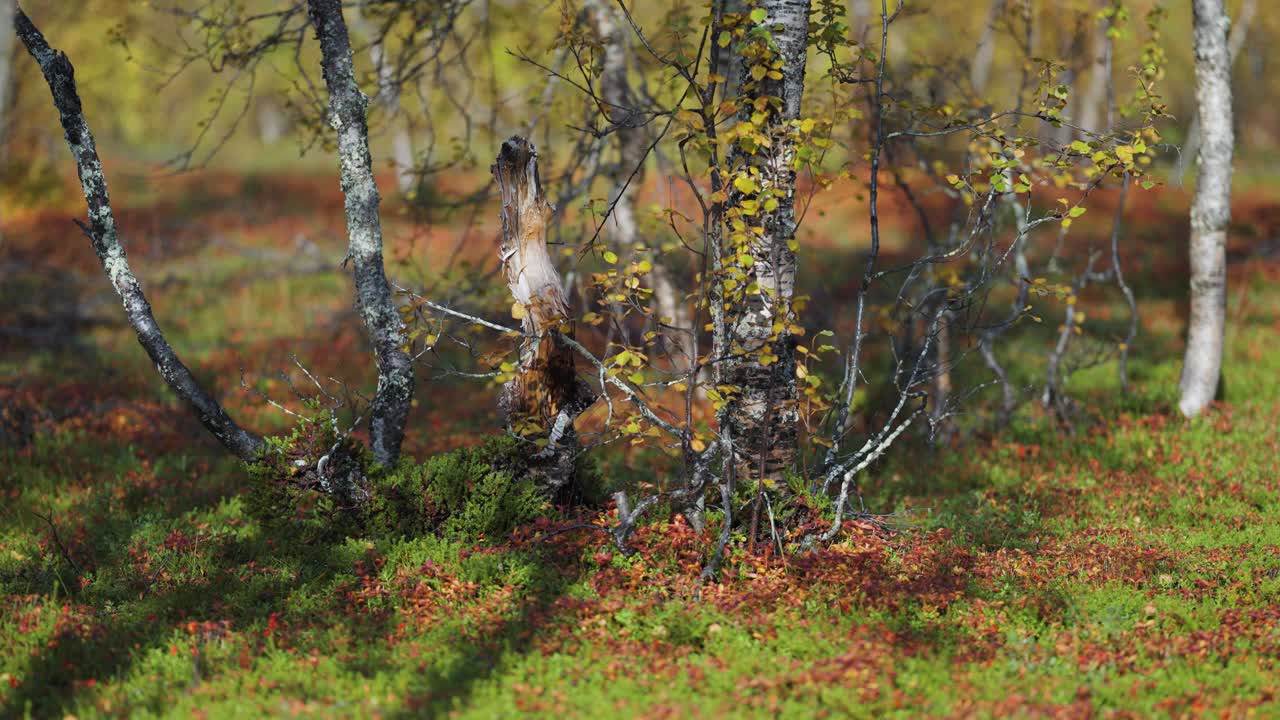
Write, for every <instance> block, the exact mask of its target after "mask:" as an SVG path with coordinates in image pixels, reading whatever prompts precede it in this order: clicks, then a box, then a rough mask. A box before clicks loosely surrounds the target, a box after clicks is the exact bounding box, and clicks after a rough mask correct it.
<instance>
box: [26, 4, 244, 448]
mask: <svg viewBox="0 0 1280 720" xmlns="http://www.w3.org/2000/svg"><path fill="white" fill-rule="evenodd" d="M3 1H4V0H0V2H3ZM13 29H14V30H15V31H16V34H17V36H18V38H19V39H20V40H21V41H22V44H23V45H25V46H26V48H27V51H28V52H29V53H31V56H32V57H33V58H35V60H36V62H37V63H38V64H39V65H40V72H41V73H43V74H44V78H45V81H46V82H48V84H49V91H50V93H51V94H52V95H53V104H54V106H55V107H56V108H57V109H58V115H59V118H60V120H61V122H62V129H63V132H64V133H65V135H66V139H67V147H68V148H69V149H70V150H71V156H72V157H73V158H75V161H76V170H77V172H78V173H79V176H80V187H81V190H82V191H83V192H84V199H85V203H86V205H87V206H88V210H89V212H88V215H89V224H88V225H84V224H81V225H80V227H81V229H82V230H84V232H85V234H86V235H88V236H89V241H90V243H92V245H93V251H94V252H95V253H97V255H98V260H99V261H101V262H102V269H103V271H104V272H106V275H107V279H108V280H110V281H111V287H112V288H114V289H115V291H116V294H117V295H118V296H119V297H120V302H121V304H122V305H123V306H124V311H125V315H126V316H127V317H128V319H129V325H130V326H132V327H133V330H134V333H136V334H137V336H138V344H140V345H142V348H143V350H145V351H146V352H147V355H148V356H149V357H150V358H151V361H152V362H153V363H155V366H156V370H158V371H159V372H160V375H161V377H163V378H164V380H165V382H166V383H168V385H169V388H170V389H172V390H173V392H174V393H175V394H177V396H178V397H180V398H182V400H183V401H185V402H186V403H187V405H188V406H189V407H190V408H191V410H192V412H194V413H195V415H196V417H198V418H199V419H200V422H201V423H202V424H203V425H204V426H205V428H206V429H207V430H208V431H209V432H210V433H212V434H213V436H214V437H215V438H217V439H218V441H219V442H221V443H222V445H223V446H224V447H226V448H227V449H228V450H230V451H231V453H232V454H234V455H235V456H236V457H238V458H240V459H241V460H244V461H245V462H253V461H254V460H255V459H257V457H258V455H259V453H260V452H261V450H262V448H263V441H262V438H260V437H258V436H257V435H254V434H252V433H249V432H247V431H245V430H244V429H242V428H241V427H240V426H239V425H237V424H236V423H235V422H234V421H233V420H232V419H231V417H230V416H228V415H227V413H226V411H225V410H223V409H222V406H221V405H220V404H219V403H218V401H217V400H215V399H214V398H213V396H211V395H209V394H208V393H207V392H205V390H204V388H202V387H201V386H200V383H199V382H197V381H196V379H195V377H194V376H193V375H192V374H191V371H190V370H189V369H187V366H186V365H184V364H183V363H182V360H180V359H179V358H178V355H177V353H175V352H174V350H173V347H172V346H170V345H169V342H168V341H167V340H166V339H165V337H164V333H163V332H161V330H160V326H159V324H158V323H156V318H155V315H153V314H152V312H151V304H150V303H149V302H148V301H147V296H146V294H145V293H144V292H143V291H142V285H141V284H140V283H139V282H138V278H137V276H135V275H134V274H133V270H132V268H130V267H129V260H128V258H127V257H126V256H125V250H124V245H122V244H121V242H120V236H119V234H118V233H117V232H116V221H115V214H114V213H113V212H112V210H111V197H110V195H109V194H108V192H107V178H106V175H105V174H104V173H103V170H102V161H101V160H100V159H99V158H98V149H97V145H96V144H95V142H94V139H93V133H92V132H90V131H89V125H88V123H87V122H86V121H85V118H84V111H83V109H82V107H81V105H80V95H79V92H78V91H77V90H76V81H75V69H74V68H73V67H72V65H71V61H70V60H69V59H68V58H67V56H66V55H65V54H63V53H61V52H59V51H57V50H55V49H53V48H51V47H49V44H48V43H47V42H46V41H45V39H44V36H43V35H41V34H40V31H39V30H38V29H37V28H36V26H35V25H34V24H32V22H31V20H30V19H29V18H28V17H27V16H26V14H25V13H23V12H22V10H20V9H19V10H17V11H16V14H15V15H14V18H13ZM5 34H7V32H6V33H0V35H5Z"/></svg>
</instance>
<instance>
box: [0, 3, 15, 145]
mask: <svg viewBox="0 0 1280 720" xmlns="http://www.w3.org/2000/svg"><path fill="white" fill-rule="evenodd" d="M16 10H17V7H16V5H15V4H14V0H0V160H4V158H5V154H6V151H5V140H6V139H7V138H8V137H9V78H10V76H11V73H12V72H13V69H12V68H11V67H9V64H10V63H9V61H10V58H12V57H13V38H14V37H15V34H14V33H12V32H10V31H9V29H10V28H12V27H13V18H14V13H15V11H16Z"/></svg>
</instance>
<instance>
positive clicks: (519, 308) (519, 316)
mask: <svg viewBox="0 0 1280 720" xmlns="http://www.w3.org/2000/svg"><path fill="white" fill-rule="evenodd" d="M528 314H529V311H528V309H526V308H525V306H524V305H523V304H521V303H520V302H519V301H516V302H513V303H511V317H513V318H515V319H516V320H523V319H524V317H525V315H528Z"/></svg>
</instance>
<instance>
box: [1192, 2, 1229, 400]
mask: <svg viewBox="0 0 1280 720" xmlns="http://www.w3.org/2000/svg"><path fill="white" fill-rule="evenodd" d="M1191 17H1192V42H1193V44H1194V47H1195V60H1196V65H1195V67H1196V105H1197V107H1198V116H1199V120H1200V134H1201V137H1202V140H1201V145H1200V170H1199V174H1198V180H1197V183H1196V192H1195V198H1194V200H1193V201H1192V204H1191V314H1190V320H1189V322H1190V326H1189V327H1188V331H1187V352H1186V359H1185V360H1184V362H1183V366H1182V379H1181V382H1180V383H1179V386H1180V390H1181V392H1182V398H1181V400H1180V401H1179V402H1178V409H1179V410H1181V411H1182V414H1183V415H1186V416H1187V417H1195V416H1196V415H1199V414H1200V412H1201V411H1203V410H1204V408H1205V406H1206V405H1208V404H1209V403H1210V402H1212V401H1213V398H1214V395H1215V394H1217V391H1218V382H1219V378H1220V376H1221V374H1222V351H1223V341H1224V336H1225V332H1226V323H1227V317H1226V309H1227V223H1228V222H1229V221H1230V220H1231V160H1232V154H1233V151H1234V143H1235V138H1234V135H1233V130H1232V109H1231V52H1230V49H1229V48H1228V45H1227V33H1228V31H1229V29H1230V26H1231V22H1230V20H1229V19H1228V18H1227V11H1226V8H1225V7H1224V4H1223V0H1193V2H1192V4H1191Z"/></svg>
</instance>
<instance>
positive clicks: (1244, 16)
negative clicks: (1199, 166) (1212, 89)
mask: <svg viewBox="0 0 1280 720" xmlns="http://www.w3.org/2000/svg"><path fill="white" fill-rule="evenodd" d="M1257 11H1258V0H1244V3H1243V4H1242V5H1241V6H1240V15H1239V16H1238V17H1237V18H1236V19H1235V21H1234V22H1232V23H1231V35H1230V36H1229V37H1228V38H1227V52H1228V53H1229V56H1230V58H1231V64H1232V66H1234V65H1235V62H1236V58H1238V57H1240V51H1241V50H1243V49H1244V43H1245V40H1246V39H1248V37H1249V25H1250V24H1251V23H1252V22H1253V16H1254V15H1255V14H1256V13H1257ZM1199 153H1200V114H1199V113H1196V114H1195V115H1193V116H1192V117H1191V125H1190V126H1188V127H1187V138H1186V140H1185V141H1183V143H1182V152H1181V153H1179V155H1178V181H1179V182H1181V181H1182V177H1183V176H1184V175H1186V172H1187V167H1188V166H1190V165H1191V163H1192V161H1194V160H1195V158H1196V156H1197V155H1198V154H1199Z"/></svg>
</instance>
